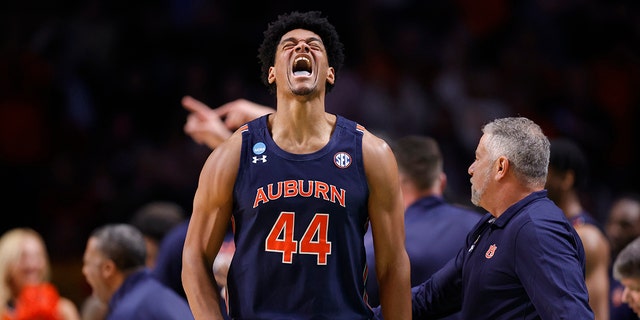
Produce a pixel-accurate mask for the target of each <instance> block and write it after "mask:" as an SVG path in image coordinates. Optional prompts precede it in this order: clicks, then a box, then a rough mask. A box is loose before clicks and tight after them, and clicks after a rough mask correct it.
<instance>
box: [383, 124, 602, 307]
mask: <svg viewBox="0 0 640 320" xmlns="http://www.w3.org/2000/svg"><path fill="white" fill-rule="evenodd" d="M482 133H483V134H482V137H481V138H480V141H479V143H478V146H477V148H476V153H475V160H474V161H473V163H472V164H471V166H469V175H470V176H471V202H472V203H473V204H474V205H476V206H479V207H482V208H484V209H485V210H487V211H488V213H487V214H485V215H484V217H482V218H481V219H480V221H479V222H478V223H477V224H476V226H475V227H474V228H473V230H472V231H471V232H470V233H469V234H468V235H467V238H466V240H465V246H464V247H463V248H462V249H461V250H460V251H459V252H458V254H457V255H456V257H455V258H454V259H452V260H450V261H449V262H447V264H446V265H445V266H444V267H443V268H442V269H440V270H438V271H437V272H436V273H434V274H433V275H432V276H431V278H429V279H428V280H426V281H425V282H423V283H421V284H420V285H418V286H415V287H413V289H412V306H413V319H433V318H437V317H441V316H445V315H448V314H451V313H453V312H456V311H461V316H462V319H474V320H483V319H487V320H489V319H491V320H502V319H505V320H506V319H593V317H594V315H593V311H592V310H591V307H590V306H589V296H588V293H587V286H586V284H585V280H584V279H585V278H584V277H585V271H584V268H585V254H584V249H583V246H582V242H581V241H580V237H579V236H578V234H577V233H576V231H575V229H574V228H573V227H572V226H571V224H570V223H569V221H568V220H567V219H566V218H565V216H564V214H563V212H562V210H560V208H558V207H557V206H556V205H555V204H554V203H553V201H551V200H550V199H549V198H547V192H546V190H544V186H545V182H546V178H547V171H548V168H549V152H550V151H549V140H548V139H547V137H546V136H545V135H544V133H543V132H542V129H540V127H539V126H538V125H537V124H536V123H534V122H533V121H531V120H529V119H527V118H524V117H508V118H498V119H496V120H494V121H492V122H489V123H487V124H485V125H484V126H483V128H482ZM427 231H428V230H426V231H425V232H427ZM375 311H376V314H379V312H378V309H377V308H376V310H375Z"/></svg>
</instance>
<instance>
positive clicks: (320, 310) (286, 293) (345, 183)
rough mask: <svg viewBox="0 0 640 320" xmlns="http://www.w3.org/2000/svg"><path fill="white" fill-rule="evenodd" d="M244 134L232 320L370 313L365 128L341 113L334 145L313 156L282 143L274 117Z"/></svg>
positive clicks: (237, 198)
mask: <svg viewBox="0 0 640 320" xmlns="http://www.w3.org/2000/svg"><path fill="white" fill-rule="evenodd" d="M239 130H241V131H242V151H241V157H240V166H239V169H238V176H237V179H236V182H235V186H234V193H233V194H234V204H233V215H232V226H233V232H234V241H235V245H236V251H235V254H234V256H233V260H232V262H231V266H230V270H229V274H228V277H227V289H228V310H229V315H230V316H231V317H232V318H234V319H285V318H286V319H311V318H316V319H318V318H319V319H368V318H371V317H372V316H373V312H372V311H371V309H370V308H369V306H368V305H367V304H366V302H365V299H366V297H365V295H366V294H365V277H366V272H367V271H366V256H365V250H364V244H363V238H364V233H365V231H366V228H367V225H368V221H369V220H368V217H369V215H368V209H367V208H368V206H367V203H368V196H369V189H368V186H367V181H366V177H365V172H364V167H363V161H362V135H363V131H362V127H360V126H358V125H357V124H356V123H355V122H353V121H350V120H347V119H345V118H343V117H340V116H338V117H337V120H336V125H335V129H334V131H333V133H332V135H331V139H330V141H329V143H328V144H327V145H326V146H324V147H323V148H322V149H320V150H318V151H316V152H313V153H309V154H291V153H289V152H286V151H284V150H282V149H280V148H279V147H278V146H277V145H276V144H275V142H274V141H273V139H272V137H271V135H270V133H269V130H268V128H267V116H263V117H260V118H258V119H256V120H253V121H251V122H249V123H247V125H245V126H243V127H242V128H240V129H239Z"/></svg>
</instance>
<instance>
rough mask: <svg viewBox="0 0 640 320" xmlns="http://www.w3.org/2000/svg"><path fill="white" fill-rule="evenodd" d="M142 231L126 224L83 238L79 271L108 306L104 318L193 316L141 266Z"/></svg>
mask: <svg viewBox="0 0 640 320" xmlns="http://www.w3.org/2000/svg"><path fill="white" fill-rule="evenodd" d="M145 261H146V246H145V241H144V237H143V235H142V233H141V232H140V231H139V230H138V229H137V228H136V227H134V226H132V225H129V224H109V225H105V226H102V227H99V228H97V229H95V230H94V231H93V232H92V233H91V235H90V236H89V239H88V240H87V245H86V249H85V252H84V256H83V266H82V273H83V275H84V276H85V278H86V280H87V283H88V284H89V285H90V286H91V289H92V290H93V292H92V294H93V295H95V296H96V297H97V298H98V299H99V300H100V301H101V302H102V303H105V304H107V305H108V310H107V314H106V319H108V320H121V319H149V320H153V319H158V320H160V319H162V320H164V319H167V320H185V319H193V315H192V314H191V310H190V309H189V305H188V304H187V302H186V301H185V300H184V299H183V298H182V297H180V296H179V295H178V294H177V293H175V292H174V291H173V290H171V289H169V288H168V287H166V286H164V285H163V284H161V283H160V282H159V281H157V280H156V279H155V278H154V277H152V276H151V274H150V271H149V270H148V269H147V268H146V267H145Z"/></svg>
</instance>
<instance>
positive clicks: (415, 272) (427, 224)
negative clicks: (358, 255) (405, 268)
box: [364, 196, 482, 319]
mask: <svg viewBox="0 0 640 320" xmlns="http://www.w3.org/2000/svg"><path fill="white" fill-rule="evenodd" d="M481 217H482V215H481V214H480V213H478V212H476V211H473V210H470V209H466V208H464V207H460V206H457V205H453V204H450V203H447V202H446V201H444V199H443V198H442V197H438V196H428V197H422V198H420V199H418V200H416V201H415V202H413V203H412V204H411V205H409V207H407V209H406V210H405V213H404V229H405V238H406V240H405V246H406V249H407V254H408V255H409V261H410V262H411V286H417V285H419V284H420V283H422V282H424V281H426V280H427V279H429V277H431V275H432V274H433V273H435V272H436V271H438V270H439V269H440V268H442V266H444V265H445V264H446V263H447V262H448V261H449V260H451V259H453V258H454V257H455V256H456V254H457V253H458V251H460V248H462V247H464V243H465V239H466V237H467V234H468V233H469V232H470V231H471V229H472V228H473V227H474V226H475V225H476V223H478V220H480V218H481ZM364 243H365V250H366V252H367V264H368V265H369V277H367V294H368V295H369V304H370V305H371V306H377V305H379V304H380V298H379V293H378V290H379V288H378V281H377V279H376V272H375V261H376V260H375V253H374V250H373V237H372V235H371V229H369V230H368V231H367V233H366V234H365V237H364ZM447 319H458V318H457V317H452V318H447Z"/></svg>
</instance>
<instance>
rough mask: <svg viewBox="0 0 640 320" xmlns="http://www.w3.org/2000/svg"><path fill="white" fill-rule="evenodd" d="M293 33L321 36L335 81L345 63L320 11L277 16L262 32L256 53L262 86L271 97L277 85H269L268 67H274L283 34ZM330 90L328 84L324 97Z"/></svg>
mask: <svg viewBox="0 0 640 320" xmlns="http://www.w3.org/2000/svg"><path fill="white" fill-rule="evenodd" d="M294 29H304V30H309V31H311V32H314V33H316V34H317V35H319V36H320V38H321V39H322V42H323V44H324V47H325V49H326V50H327V58H328V60H329V66H330V67H332V68H333V69H334V71H335V76H336V79H337V78H338V71H339V70H340V68H342V64H343V63H344V45H343V44H342V42H340V38H339V37H338V32H337V31H336V29H335V27H334V26H333V25H332V24H331V23H330V22H329V20H327V18H326V17H323V16H322V13H321V12H320V11H308V12H298V11H293V12H291V13H287V14H282V15H279V16H278V19H277V20H275V21H273V22H271V23H269V26H268V27H267V30H265V31H264V40H263V41H262V44H261V45H260V48H259V49H258V59H259V60H260V63H261V64H262V69H261V78H262V82H263V83H264V84H265V85H266V86H267V87H269V90H270V91H271V92H272V93H274V92H275V90H276V84H275V83H269V81H268V75H269V67H271V66H273V65H274V63H275V55H276V49H277V47H278V43H280V39H281V38H282V36H283V35H284V34H285V33H287V32H289V31H291V30H294ZM332 88H333V84H331V83H329V82H327V93H328V92H329V91H331V89H332Z"/></svg>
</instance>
